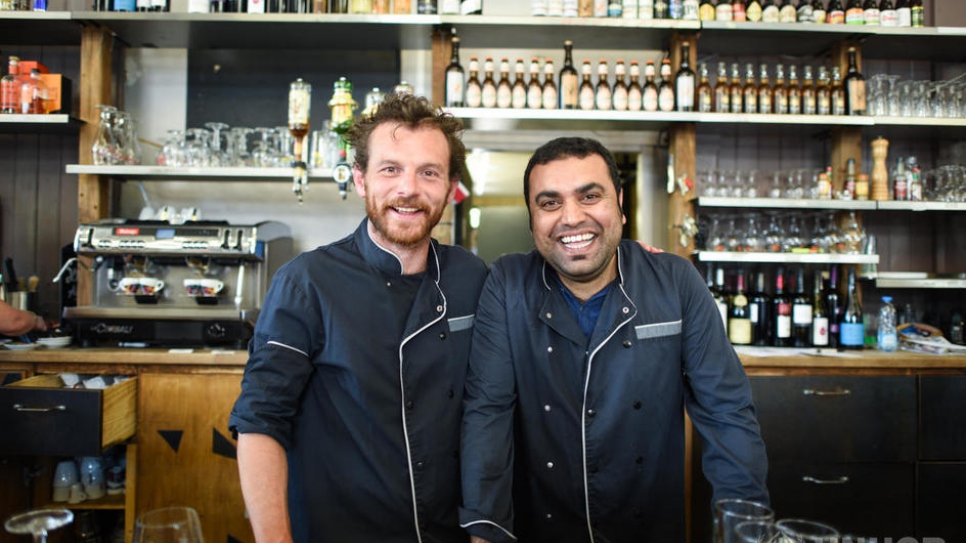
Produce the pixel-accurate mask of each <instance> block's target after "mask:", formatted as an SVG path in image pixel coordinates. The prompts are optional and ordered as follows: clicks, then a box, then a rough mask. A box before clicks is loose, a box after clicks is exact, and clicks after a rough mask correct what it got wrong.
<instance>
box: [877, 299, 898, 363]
mask: <svg viewBox="0 0 966 543" xmlns="http://www.w3.org/2000/svg"><path fill="white" fill-rule="evenodd" d="M877 343H878V348H879V350H880V351H882V352H886V353H891V352H895V350H896V349H897V348H898V347H899V335H898V333H896V308H895V306H893V305H892V296H883V297H882V307H880V308H879V332H878V341H877Z"/></svg>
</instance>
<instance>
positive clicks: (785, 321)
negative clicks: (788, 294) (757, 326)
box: [775, 304, 792, 338]
mask: <svg viewBox="0 0 966 543" xmlns="http://www.w3.org/2000/svg"><path fill="white" fill-rule="evenodd" d="M782 305H783V306H785V307H786V308H787V307H788V304H782ZM779 311H781V309H779ZM775 337H778V338H790V337H792V317H791V315H789V314H788V313H784V314H781V313H780V314H779V315H778V316H777V317H776V318H775Z"/></svg>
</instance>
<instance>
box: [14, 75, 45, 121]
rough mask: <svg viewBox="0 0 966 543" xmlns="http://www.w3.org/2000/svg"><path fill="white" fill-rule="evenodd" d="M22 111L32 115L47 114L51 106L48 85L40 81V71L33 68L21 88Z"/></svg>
mask: <svg viewBox="0 0 966 543" xmlns="http://www.w3.org/2000/svg"><path fill="white" fill-rule="evenodd" d="M20 89H21V90H20V111H19V113H27V114H31V115H36V114H46V113H47V108H48V106H49V104H50V102H49V98H50V92H49V90H48V88H47V84H46V83H44V82H43V80H41V79H40V70H38V69H37V68H33V69H31V70H30V75H29V76H28V77H27V78H26V79H24V80H23V83H22V84H21V86H20Z"/></svg>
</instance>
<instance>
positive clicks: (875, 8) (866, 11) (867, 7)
mask: <svg viewBox="0 0 966 543" xmlns="http://www.w3.org/2000/svg"><path fill="white" fill-rule="evenodd" d="M881 15H882V14H881V13H880V12H879V4H877V3H876V0H865V3H864V4H863V5H862V18H863V20H864V21H865V24H867V25H875V26H878V25H879V22H880V20H879V18H880V17H881Z"/></svg>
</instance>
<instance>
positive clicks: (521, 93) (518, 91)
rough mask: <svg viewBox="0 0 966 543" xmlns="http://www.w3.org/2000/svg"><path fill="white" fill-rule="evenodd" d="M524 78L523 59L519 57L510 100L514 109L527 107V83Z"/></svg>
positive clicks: (514, 70) (515, 66) (514, 69)
mask: <svg viewBox="0 0 966 543" xmlns="http://www.w3.org/2000/svg"><path fill="white" fill-rule="evenodd" d="M524 79H525V77H524V73H523V59H522V58H518V59H517V62H516V64H515V65H514V67H513V88H512V89H511V91H510V95H511V99H510V102H511V105H512V106H513V109H523V108H525V107H527V83H526V81H525V80H524Z"/></svg>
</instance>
